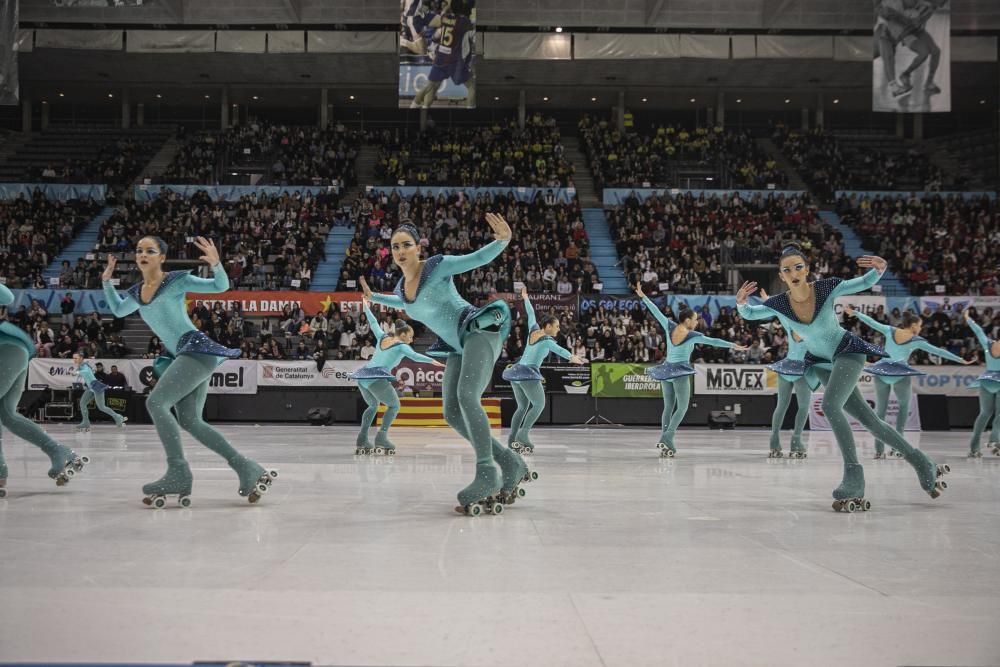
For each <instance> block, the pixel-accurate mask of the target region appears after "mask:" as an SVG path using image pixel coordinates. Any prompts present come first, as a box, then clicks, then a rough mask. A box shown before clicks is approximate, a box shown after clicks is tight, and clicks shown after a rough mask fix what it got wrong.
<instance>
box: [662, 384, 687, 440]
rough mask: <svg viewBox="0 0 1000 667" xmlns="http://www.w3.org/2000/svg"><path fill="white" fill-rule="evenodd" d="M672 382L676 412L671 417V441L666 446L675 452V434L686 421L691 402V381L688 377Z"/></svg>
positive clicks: (668, 429)
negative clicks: (685, 417)
mask: <svg viewBox="0 0 1000 667" xmlns="http://www.w3.org/2000/svg"><path fill="white" fill-rule="evenodd" d="M670 382H671V384H673V385H674V412H673V414H672V415H670V424H668V425H667V438H669V440H668V441H667V443H666V444H667V446H668V447H669V448H670V450H671V451H673V450H674V449H676V448H675V446H674V434H675V433H677V427H678V426H680V425H681V422H682V421H683V420H684V415H686V414H687V411H688V404H689V403H690V402H691V380H690V379H689V378H688V376H684V377H681V378H677V379H676V380H671V381H670Z"/></svg>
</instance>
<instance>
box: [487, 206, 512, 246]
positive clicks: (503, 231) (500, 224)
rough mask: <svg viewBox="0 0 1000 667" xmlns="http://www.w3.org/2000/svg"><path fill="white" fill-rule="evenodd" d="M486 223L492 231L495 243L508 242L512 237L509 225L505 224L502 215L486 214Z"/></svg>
mask: <svg viewBox="0 0 1000 667" xmlns="http://www.w3.org/2000/svg"><path fill="white" fill-rule="evenodd" d="M486 223H487V224H488V225H489V226H490V227H491V228H492V229H493V238H495V239H496V240H497V241H509V240H510V237H511V236H513V233H512V232H511V231H510V225H508V224H507V221H506V220H504V219H503V216H502V215H498V214H496V213H487V214H486Z"/></svg>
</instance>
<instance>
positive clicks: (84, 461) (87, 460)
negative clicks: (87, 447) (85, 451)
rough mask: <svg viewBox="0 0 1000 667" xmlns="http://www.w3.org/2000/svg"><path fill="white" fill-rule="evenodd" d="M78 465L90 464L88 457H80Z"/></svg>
mask: <svg viewBox="0 0 1000 667" xmlns="http://www.w3.org/2000/svg"><path fill="white" fill-rule="evenodd" d="M80 463H83V464H87V463H90V457H89V456H81V457H80Z"/></svg>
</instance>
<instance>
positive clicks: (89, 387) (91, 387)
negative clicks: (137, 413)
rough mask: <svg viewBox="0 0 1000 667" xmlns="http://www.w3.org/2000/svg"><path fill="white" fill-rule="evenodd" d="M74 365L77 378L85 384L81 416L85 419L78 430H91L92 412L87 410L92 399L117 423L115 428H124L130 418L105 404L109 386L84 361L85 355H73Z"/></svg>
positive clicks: (81, 400) (81, 402)
mask: <svg viewBox="0 0 1000 667" xmlns="http://www.w3.org/2000/svg"><path fill="white" fill-rule="evenodd" d="M73 363H74V364H76V375H77V378H78V379H79V380H80V382H81V383H82V384H83V396H81V397H80V415H81V416H82V417H83V418H82V419H81V420H80V425H79V426H77V427H76V428H77V430H78V431H89V430H90V410H89V409H88V408H87V405H88V404H89V403H90V399H94V405H96V406H97V409H98V410H100V411H101V412H103V413H104V414H106V415H107V416H109V417H111V418H112V419H113V420H114V421H115V426H117V427H119V428H121V427H122V426H124V425H125V422H127V421H128V417H123V416H121V415H120V414H118V413H117V412H115V411H114V410H112V409H111V408H109V407H108V406H107V404H106V403H105V402H104V391H105V390H106V389H107V388H108V385H106V384H104V383H103V382H101V381H100V380H98V379H97V376H96V375H94V369H93V368H91V367H90V364H88V363H87V362H86V361H84V360H83V355H82V354H80V353H79V352H77V353H76V354H74V355H73Z"/></svg>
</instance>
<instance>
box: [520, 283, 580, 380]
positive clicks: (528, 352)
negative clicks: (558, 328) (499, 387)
mask: <svg viewBox="0 0 1000 667" xmlns="http://www.w3.org/2000/svg"><path fill="white" fill-rule="evenodd" d="M524 311H525V313H527V315H528V341H529V342H528V343H527V344H526V345H525V346H524V354H522V355H521V358H520V359H518V360H517V363H515V364H511V365H510V366H508V367H507V368H505V369H504V371H503V379H504V380H507V381H508V382H526V381H529V380H541V379H542V373H541V370H540V366H541V365H542V362H543V361H545V358H546V357H547V356H549V354H550V353H551V354H555V355H558V356H560V357H562V358H563V359H567V360H568V359H569V358H570V357H572V356H573V353H572V352H570V351H569V350H567V349H566V348H565V347H563V346H562V345H560V344H559V343H557V342H556V339H555V338H553V337H552V336H540V337H539V338H538V339H537V340H536V341H535V342H534V343H532V342H530V340H531V334H533V333H534V332H536V331H538V330H539V329H540V327H539V326H538V321H537V320H536V319H535V309H534V307H532V305H531V301H529V300H528V299H525V300H524Z"/></svg>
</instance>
